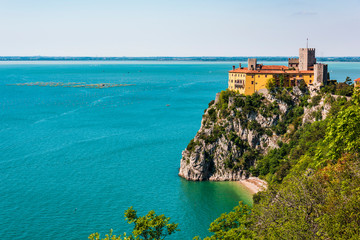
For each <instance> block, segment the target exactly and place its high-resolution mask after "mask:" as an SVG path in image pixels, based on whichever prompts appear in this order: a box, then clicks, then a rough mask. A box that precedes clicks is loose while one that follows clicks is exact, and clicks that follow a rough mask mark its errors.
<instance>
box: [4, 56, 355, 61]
mask: <svg viewBox="0 0 360 240" xmlns="http://www.w3.org/2000/svg"><path fill="white" fill-rule="evenodd" d="M251 57H252V58H253V57H255V58H257V59H258V60H259V61H279V62H281V61H287V60H288V58H289V57H291V58H292V57H294V56H289V57H280V56H274V57H265V56H251ZM248 58H249V56H244V57H71V56H65V57H53V56H0V61H203V62H234V61H238V62H241V61H247V59H248ZM317 59H318V61H319V62H360V56H359V57H317Z"/></svg>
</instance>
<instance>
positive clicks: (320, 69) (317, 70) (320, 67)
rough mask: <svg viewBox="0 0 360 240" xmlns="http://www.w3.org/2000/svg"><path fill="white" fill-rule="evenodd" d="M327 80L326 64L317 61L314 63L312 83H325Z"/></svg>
mask: <svg viewBox="0 0 360 240" xmlns="http://www.w3.org/2000/svg"><path fill="white" fill-rule="evenodd" d="M327 80H328V65H327V64H322V63H318V64H315V65H314V85H317V86H322V85H325V84H326V82H327Z"/></svg>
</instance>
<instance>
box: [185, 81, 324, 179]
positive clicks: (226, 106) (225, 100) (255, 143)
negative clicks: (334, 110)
mask: <svg viewBox="0 0 360 240" xmlns="http://www.w3.org/2000/svg"><path fill="white" fill-rule="evenodd" d="M329 109H330V106H329V104H327V102H326V101H325V98H324V97H321V95H318V92H317V90H316V89H308V88H306V87H305V88H304V87H303V88H302V89H300V88H298V87H294V88H293V89H288V90H287V89H279V90H276V91H272V92H271V93H269V91H268V90H263V91H262V92H260V93H255V94H253V95H251V96H244V95H238V94H235V93H233V92H230V91H223V92H221V93H218V94H217V95H216V99H215V101H211V102H210V103H209V107H208V108H207V109H206V110H205V112H204V115H203V117H202V121H201V127H200V129H199V131H198V132H197V134H196V135H195V137H194V139H192V140H191V141H190V143H189V145H188V146H187V148H186V149H185V150H184V151H183V152H182V158H181V163H180V170H179V176H181V177H183V178H185V179H187V180H193V181H204V180H210V181H234V180H240V179H246V178H248V177H250V176H251V170H252V169H253V168H254V167H255V166H256V162H257V159H258V158H259V157H260V156H262V155H263V154H265V153H267V152H268V151H269V149H274V148H278V147H279V143H280V142H283V141H286V139H287V136H288V135H290V134H292V133H293V132H295V131H296V129H297V128H298V127H300V126H301V125H303V124H305V123H306V122H313V121H315V120H320V119H323V118H325V117H326V116H327V114H328V112H329Z"/></svg>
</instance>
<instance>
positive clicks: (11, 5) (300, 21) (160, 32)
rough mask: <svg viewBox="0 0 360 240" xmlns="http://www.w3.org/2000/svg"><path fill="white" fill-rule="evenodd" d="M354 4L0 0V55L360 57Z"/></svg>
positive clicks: (332, 0)
mask: <svg viewBox="0 0 360 240" xmlns="http://www.w3.org/2000/svg"><path fill="white" fill-rule="evenodd" d="M359 13H360V1H359V0H343V1H339V0H326V1H325V0H272V1H271V0H257V1H253V0H247V1H243V0H218V1H215V0H153V1H144V0H129V1H128V0H0V21H1V24H0V33H1V35H0V56H32V55H43V56H44V55H45V56H289V55H297V54H298V48H300V47H305V46H306V38H307V37H308V38H309V46H310V47H315V48H316V50H317V56H360V14H359Z"/></svg>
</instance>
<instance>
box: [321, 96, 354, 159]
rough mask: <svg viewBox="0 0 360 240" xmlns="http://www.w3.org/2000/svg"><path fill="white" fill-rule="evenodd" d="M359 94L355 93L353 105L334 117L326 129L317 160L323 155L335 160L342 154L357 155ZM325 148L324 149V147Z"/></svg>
mask: <svg viewBox="0 0 360 240" xmlns="http://www.w3.org/2000/svg"><path fill="white" fill-rule="evenodd" d="M359 95H360V92H357V91H355V92H354V95H353V104H352V105H351V106H349V107H347V108H345V109H342V110H341V111H340V112H339V113H338V114H337V115H336V116H334V117H333V118H332V119H331V121H330V123H329V125H328V128H327V133H326V136H325V141H324V147H323V148H322V149H321V150H320V151H319V155H321V156H319V155H318V158H321V157H322V156H323V155H325V156H326V157H327V158H330V159H332V160H336V159H338V158H340V157H341V155H342V154H344V153H351V154H359V151H360V138H359V136H360V124H359V123H360V105H359V101H358V99H359ZM325 146H326V147H325Z"/></svg>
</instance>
